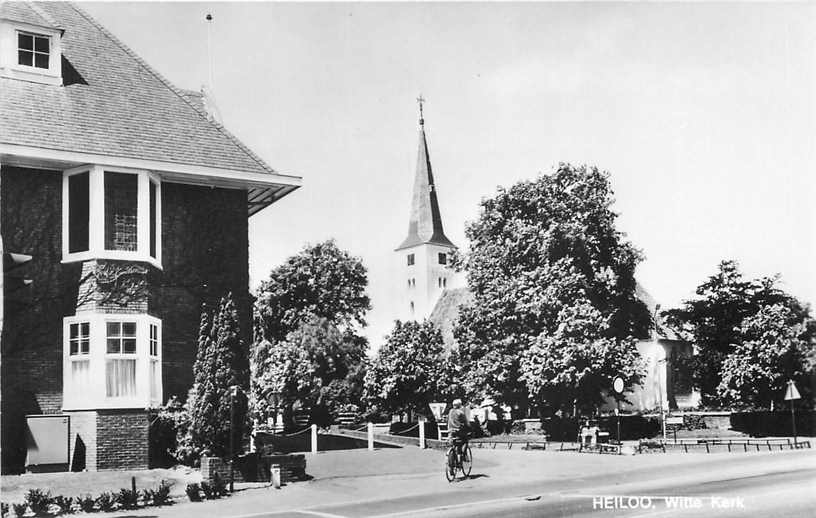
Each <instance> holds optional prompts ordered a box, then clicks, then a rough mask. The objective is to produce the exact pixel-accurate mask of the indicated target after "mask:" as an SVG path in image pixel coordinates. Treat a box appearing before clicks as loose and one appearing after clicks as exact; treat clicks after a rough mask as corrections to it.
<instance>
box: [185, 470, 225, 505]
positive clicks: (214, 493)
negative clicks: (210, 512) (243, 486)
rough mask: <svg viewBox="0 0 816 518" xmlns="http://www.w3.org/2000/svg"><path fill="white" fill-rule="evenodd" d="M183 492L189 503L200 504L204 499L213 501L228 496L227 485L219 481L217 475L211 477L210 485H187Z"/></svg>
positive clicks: (205, 483) (206, 483) (203, 483)
mask: <svg viewBox="0 0 816 518" xmlns="http://www.w3.org/2000/svg"><path fill="white" fill-rule="evenodd" d="M184 492H185V493H187V498H189V499H190V501H191V502H201V501H202V500H204V499H206V500H214V499H216V498H221V497H222V496H227V495H228V494H229V491H227V483H226V482H225V481H223V480H221V477H219V476H218V473H216V474H214V475H213V480H212V483H209V482H202V483H201V484H187V487H186V488H185V489H184ZM202 497H203V498H202Z"/></svg>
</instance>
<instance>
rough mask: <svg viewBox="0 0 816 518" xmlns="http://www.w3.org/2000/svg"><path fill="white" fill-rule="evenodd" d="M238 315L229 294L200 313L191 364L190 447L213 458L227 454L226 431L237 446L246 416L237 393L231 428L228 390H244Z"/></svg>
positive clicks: (244, 354)
mask: <svg viewBox="0 0 816 518" xmlns="http://www.w3.org/2000/svg"><path fill="white" fill-rule="evenodd" d="M240 336H241V333H240V330H239V328H238V312H237V311H236V309H235V304H234V303H233V302H232V294H227V296H226V297H224V298H222V299H221V302H220V303H219V305H218V310H217V311H216V312H214V313H212V314H211V313H210V312H209V311H208V310H207V308H206V307H205V308H204V309H203V311H202V313H201V325H200V328H199V340H198V353H197V355H196V361H195V363H194V364H193V374H194V379H195V394H196V397H195V399H194V401H193V404H192V406H191V414H192V415H191V423H190V434H191V440H192V443H193V444H194V445H195V446H196V447H197V448H198V449H199V450H200V451H202V450H209V451H210V452H211V453H212V454H213V455H217V456H224V455H225V454H227V453H229V444H230V430H232V433H233V439H234V444H235V445H237V446H240V445H241V443H242V441H241V439H242V437H243V431H244V422H245V416H246V400H245V399H244V398H243V397H242V395H241V394H240V393H239V395H238V397H236V398H235V399H234V403H233V404H234V405H235V408H234V411H235V419H234V421H233V422H232V425H233V426H231V417H232V416H231V415H230V398H232V397H233V396H232V393H231V392H232V391H231V387H233V386H238V387H239V388H240V389H241V390H242V391H245V390H246V389H247V388H248V385H249V383H248V381H249V380H248V375H247V374H248V373H247V369H246V361H247V360H246V358H247V351H246V344H245V343H244V342H243V340H241V338H240Z"/></svg>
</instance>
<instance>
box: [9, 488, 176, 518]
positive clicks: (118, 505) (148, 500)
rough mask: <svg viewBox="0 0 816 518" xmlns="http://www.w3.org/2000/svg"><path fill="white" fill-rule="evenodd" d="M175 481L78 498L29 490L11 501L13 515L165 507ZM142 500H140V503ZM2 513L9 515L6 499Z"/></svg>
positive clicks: (52, 514)
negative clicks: (20, 501) (137, 489)
mask: <svg viewBox="0 0 816 518" xmlns="http://www.w3.org/2000/svg"><path fill="white" fill-rule="evenodd" d="M171 487H172V484H171V483H170V482H167V481H166V480H162V481H161V482H160V483H159V487H158V488H156V489H145V490H143V491H134V490H133V489H126V488H122V489H120V490H119V492H118V493H112V492H104V493H102V494H100V495H99V496H97V497H96V498H94V497H93V496H91V495H81V496H78V497H76V498H71V497H65V496H62V495H57V496H51V492H50V491H43V490H41V489H30V490H29V491H28V492H27V493H26V497H25V501H24V502H23V503H12V504H11V511H13V516H17V517H18V518H19V517H22V516H24V515H25V514H26V513H28V512H31V513H33V514H34V515H35V516H46V515H51V516H55V515H60V514H73V513H75V512H77V511H81V512H83V513H92V512H94V511H102V512H111V511H116V510H117V509H138V508H139V507H140V503H141V507H149V506H162V505H168V504H170V503H171V502H170V488H171ZM140 501H141V502H140ZM0 512H2V516H3V517H5V516H8V514H9V505H8V504H7V503H5V502H3V503H2V506H0Z"/></svg>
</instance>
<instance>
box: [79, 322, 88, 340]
mask: <svg viewBox="0 0 816 518" xmlns="http://www.w3.org/2000/svg"><path fill="white" fill-rule="evenodd" d="M80 326H81V329H82V332H81V333H80V335H81V336H83V337H85V338H87V337H88V335H89V334H90V332H89V331H88V329H89V328H90V326H91V324H89V323H88V322H83V323H82V324H80Z"/></svg>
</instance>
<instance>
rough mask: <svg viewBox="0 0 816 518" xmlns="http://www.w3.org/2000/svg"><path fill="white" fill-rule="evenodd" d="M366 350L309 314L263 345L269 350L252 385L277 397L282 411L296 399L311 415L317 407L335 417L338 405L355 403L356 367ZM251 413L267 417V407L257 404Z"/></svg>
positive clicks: (357, 398)
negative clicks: (281, 337)
mask: <svg viewBox="0 0 816 518" xmlns="http://www.w3.org/2000/svg"><path fill="white" fill-rule="evenodd" d="M367 346H368V344H367V343H366V341H365V340H364V339H360V338H359V337H356V336H354V335H353V334H350V333H348V332H346V333H342V332H340V330H339V329H338V328H337V326H335V325H334V324H332V323H331V322H329V321H328V320H327V319H325V318H321V317H317V316H312V318H311V319H310V320H308V321H307V322H305V323H304V324H302V325H301V326H300V327H299V328H298V329H296V330H295V331H292V332H291V333H289V335H287V337H286V339H285V340H282V341H280V342H277V343H275V344H268V345H267V346H266V347H268V348H269V351H268V354H267V355H266V358H265V360H264V363H263V364H262V365H260V366H259V369H258V376H257V378H256V384H257V385H258V386H259V387H264V388H268V389H270V390H275V391H276V392H278V393H279V394H281V395H282V396H283V401H282V403H283V405H284V407H285V408H287V409H288V408H290V407H291V406H292V404H293V403H295V402H296V401H298V402H300V403H301V404H302V405H304V406H306V407H308V408H311V409H312V410H313V414H315V412H314V410H315V409H321V410H323V412H322V413H323V414H324V415H325V416H326V417H336V416H335V415H334V414H336V412H337V411H338V410H339V408H340V407H341V406H343V405H346V404H349V403H354V402H358V403H359V401H360V398H361V395H362V394H361V393H362V387H361V384H362V380H361V377H362V375H361V371H360V366H361V365H363V363H364V358H365V352H366V348H367ZM256 410H257V411H258V412H260V413H261V414H263V415H268V414H269V411H270V410H271V409H268V408H267V404H266V401H264V400H261V401H259V402H258V406H257V408H256ZM318 413H319V412H318ZM318 424H321V425H327V424H330V423H328V422H320V423H318Z"/></svg>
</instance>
